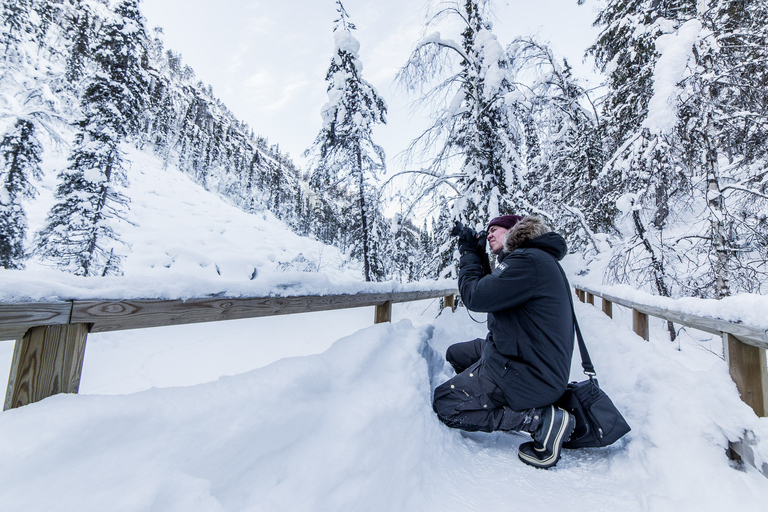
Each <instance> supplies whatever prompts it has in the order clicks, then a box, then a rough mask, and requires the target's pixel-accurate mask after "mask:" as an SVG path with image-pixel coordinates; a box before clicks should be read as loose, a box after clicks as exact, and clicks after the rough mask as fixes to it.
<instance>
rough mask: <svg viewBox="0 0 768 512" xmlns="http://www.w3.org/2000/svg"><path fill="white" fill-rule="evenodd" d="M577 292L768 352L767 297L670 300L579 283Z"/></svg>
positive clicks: (632, 291) (631, 290)
mask: <svg viewBox="0 0 768 512" xmlns="http://www.w3.org/2000/svg"><path fill="white" fill-rule="evenodd" d="M575 288H576V289H577V290H581V291H583V292H585V293H587V294H590V295H594V296H597V297H601V298H602V299H603V300H604V301H608V302H609V303H613V304H619V305H621V306H624V307H627V308H631V309H633V310H635V311H638V312H640V313H643V314H645V315H650V316H654V317H657V318H663V319H665V320H669V321H670V322H674V323H676V324H680V325H684V326H686V327H690V328H692V329H698V330H701V331H704V332H708V333H711V334H717V335H718V336H720V335H722V334H723V333H727V334H731V335H733V336H736V337H737V338H739V339H740V340H741V341H742V342H743V343H746V344H747V345H752V346H755V347H758V348H762V349H768V314H766V313H767V312H768V297H766V296H762V295H754V294H744V295H740V296H737V297H728V298H725V299H721V300H715V299H700V298H683V299H671V298H669V297H659V296H656V295H651V294H649V293H644V292H640V291H638V290H633V289H631V288H628V287H625V286H609V287H601V288H599V289H598V288H595V287H592V286H588V285H583V284H578V282H577V283H576V284H575ZM590 302H591V301H590Z"/></svg>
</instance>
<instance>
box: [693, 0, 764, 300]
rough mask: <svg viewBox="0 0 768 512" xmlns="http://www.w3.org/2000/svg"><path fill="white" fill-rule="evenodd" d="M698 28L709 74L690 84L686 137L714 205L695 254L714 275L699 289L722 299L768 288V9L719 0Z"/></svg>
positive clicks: (701, 61)
mask: <svg viewBox="0 0 768 512" xmlns="http://www.w3.org/2000/svg"><path fill="white" fill-rule="evenodd" d="M695 23H697V28H698V27H701V30H700V32H699V37H698V39H697V43H696V48H695V52H694V55H695V57H696V64H697V66H698V69H700V70H701V72H698V73H693V74H691V75H690V76H689V77H687V79H686V80H685V81H684V85H685V89H686V94H685V96H684V98H683V100H682V108H681V112H682V114H681V118H682V119H681V121H682V122H681V129H680V131H681V134H682V137H683V140H684V141H685V144H686V149H687V151H688V155H687V156H688V158H689V159H690V160H691V162H692V166H694V167H695V168H697V169H699V171H698V175H699V176H700V178H701V180H702V185H703V188H704V196H705V202H706V213H707V214H706V217H707V223H706V225H705V226H702V230H701V232H700V234H701V235H703V236H702V237H701V238H699V239H698V243H696V244H694V246H693V251H692V252H694V253H698V254H699V255H700V257H699V258H698V262H701V263H703V265H702V266H704V267H705V268H708V269H709V271H708V272H706V273H699V274H698V276H697V279H695V280H694V283H695V285H696V288H697V290H699V293H702V294H704V295H713V296H715V297H718V298H720V297H724V296H727V295H730V294H731V293H732V291H733V290H738V291H750V292H757V291H760V290H761V287H762V286H765V283H766V282H768V270H766V269H764V268H762V267H763V265H762V263H758V262H761V261H764V260H765V259H766V256H768V252H767V251H766V243H767V242H768V223H766V214H765V212H766V209H768V194H766V192H768V187H766V175H767V174H766V171H765V166H766V157H767V156H768V155H767V154H768V145H766V143H765V141H766V140H767V139H766V137H768V111H766V107H765V105H766V104H768V64H767V63H766V58H768V50H766V48H767V47H768V46H767V45H768V34H766V31H765V27H766V24H767V23H768V6H767V5H766V4H765V3H764V2H725V1H714V2H711V3H709V4H708V8H707V9H706V10H703V11H701V12H698V16H697V19H696V20H695ZM713 41H716V43H713ZM702 241H705V243H702ZM763 289H764V288H763Z"/></svg>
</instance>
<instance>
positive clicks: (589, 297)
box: [587, 292, 595, 306]
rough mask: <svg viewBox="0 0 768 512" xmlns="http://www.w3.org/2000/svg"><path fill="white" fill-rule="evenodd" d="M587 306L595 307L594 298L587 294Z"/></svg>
mask: <svg viewBox="0 0 768 512" xmlns="http://www.w3.org/2000/svg"><path fill="white" fill-rule="evenodd" d="M587 304H592V305H593V306H594V305H595V296H594V295H592V294H591V293H589V292H587Z"/></svg>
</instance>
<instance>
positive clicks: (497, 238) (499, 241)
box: [487, 226, 509, 256]
mask: <svg viewBox="0 0 768 512" xmlns="http://www.w3.org/2000/svg"><path fill="white" fill-rule="evenodd" d="M508 231H509V230H508V229H507V228H503V227H501V226H491V227H490V228H488V236H487V238H488V246H489V247H490V248H491V252H492V253H493V254H495V255H497V256H498V255H499V254H501V251H502V250H503V249H504V237H506V236H507V232H508Z"/></svg>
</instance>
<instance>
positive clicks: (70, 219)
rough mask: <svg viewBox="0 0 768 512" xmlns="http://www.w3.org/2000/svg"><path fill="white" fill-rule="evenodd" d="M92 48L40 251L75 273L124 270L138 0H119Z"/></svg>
mask: <svg viewBox="0 0 768 512" xmlns="http://www.w3.org/2000/svg"><path fill="white" fill-rule="evenodd" d="M102 30H103V34H102V36H101V38H100V39H99V42H98V44H97V45H96V46H95V48H94V52H93V54H94V59H95V60H96V62H97V63H98V64H99V70H98V71H97V72H96V73H95V76H94V77H93V79H92V81H91V82H90V84H89V85H88V86H87V88H86V89H85V92H84V93H83V97H82V99H81V108H82V111H83V116H84V119H83V120H82V121H80V122H78V123H77V126H78V129H79V130H78V133H77V135H76V137H75V144H74V147H73V149H72V152H71V154H70V158H69V161H70V165H69V167H68V168H67V169H65V170H64V171H62V172H61V173H60V174H59V179H60V184H59V186H58V188H57V189H56V201H57V202H56V204H55V205H54V206H53V208H52V209H51V211H50V212H49V214H48V217H47V220H46V225H45V227H44V228H43V230H42V231H41V232H40V233H39V235H38V240H37V251H38V253H39V254H40V255H41V256H42V257H44V258H46V259H49V260H51V261H53V262H54V263H55V264H56V265H57V266H58V267H59V268H62V269H64V270H67V271H69V272H72V273H74V274H76V275H82V276H93V275H107V274H120V261H121V255H120V240H119V237H118V236H117V233H116V231H115V229H114V224H115V221H116V220H117V219H120V218H121V217H122V215H123V211H124V209H125V207H126V206H127V203H128V199H127V197H126V196H125V195H124V194H123V193H122V192H120V190H119V187H121V186H127V176H126V172H125V167H124V163H123V154H122V152H121V150H120V143H121V142H123V141H124V140H125V139H126V138H127V137H128V136H129V135H130V134H132V133H134V132H135V131H136V129H137V128H138V126H139V119H140V116H141V115H143V108H142V107H143V105H144V101H145V99H144V88H145V87H146V82H145V73H144V69H143V62H142V60H143V57H144V54H145V48H146V46H145V40H144V29H143V21H142V17H141V14H140V12H139V10H138V4H137V2H136V0H124V1H122V2H121V3H120V4H118V6H117V8H116V10H115V16H114V18H113V19H111V20H108V21H107V22H106V23H105V25H104V27H103V29H102Z"/></svg>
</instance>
